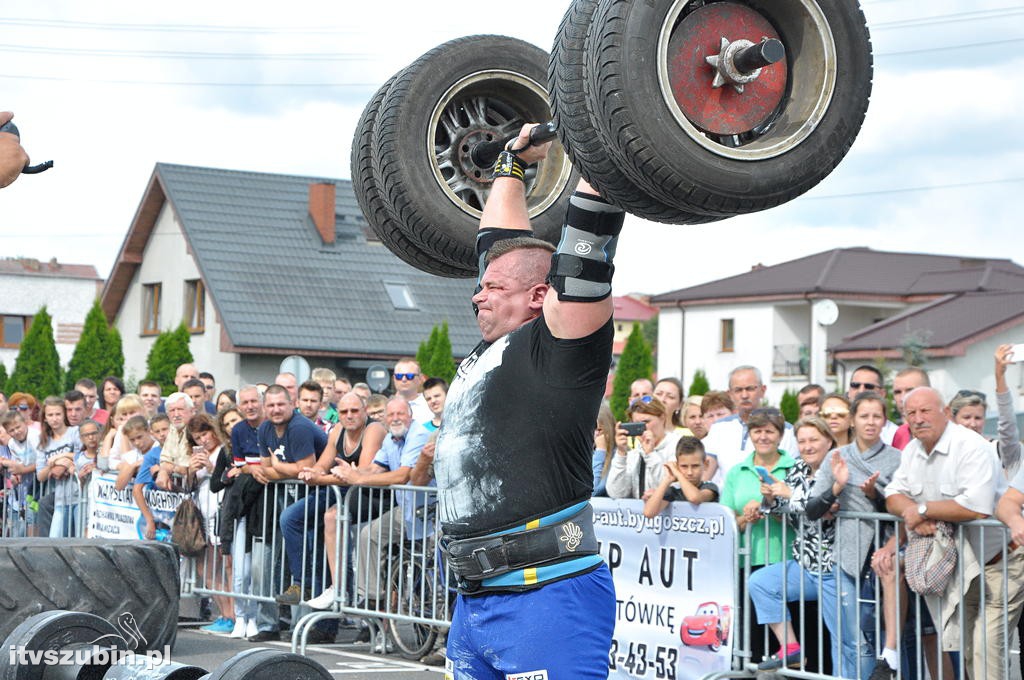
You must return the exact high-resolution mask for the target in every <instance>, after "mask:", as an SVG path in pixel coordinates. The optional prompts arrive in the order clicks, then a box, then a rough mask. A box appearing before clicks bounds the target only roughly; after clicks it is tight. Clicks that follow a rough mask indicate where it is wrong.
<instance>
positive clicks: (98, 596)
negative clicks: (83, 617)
mask: <svg viewBox="0 0 1024 680" xmlns="http://www.w3.org/2000/svg"><path fill="white" fill-rule="evenodd" d="M178 564H179V560H178V553H177V551H176V550H175V549H174V546H172V545H170V544H168V543H158V542H155V541H116V540H107V539H73V538H58V539H49V538H24V539H4V540H2V541H0V639H4V638H6V637H7V635H9V634H10V632H11V631H12V630H14V628H15V627H16V626H18V624H20V623H21V622H22V621H23V620H25V619H27V618H28V617H29V616H31V615H33V614H37V613H39V612H43V611H49V610H53V609H66V610H71V611H79V612H89V613H91V614H95V615H97V616H100V617H102V618H104V619H106V620H107V621H109V622H110V623H111V624H113V625H114V626H115V627H116V628H117V629H118V630H119V631H120V632H121V634H122V635H123V637H124V638H125V639H126V640H127V641H128V642H129V643H131V642H132V639H133V638H135V643H134V645H133V644H129V648H130V649H134V650H136V651H140V650H149V649H153V650H157V649H163V647H164V646H165V645H173V644H174V639H175V635H176V633H177V626H178V601H179V593H180V587H179V579H178V576H179V571H178ZM140 633H141V638H142V639H138V638H139V637H140Z"/></svg>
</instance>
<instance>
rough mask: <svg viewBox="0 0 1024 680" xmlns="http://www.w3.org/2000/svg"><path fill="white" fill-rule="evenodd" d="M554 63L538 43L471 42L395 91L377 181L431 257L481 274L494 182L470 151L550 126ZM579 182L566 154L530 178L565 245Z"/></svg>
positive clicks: (380, 139)
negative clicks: (529, 126) (528, 126)
mask: <svg viewBox="0 0 1024 680" xmlns="http://www.w3.org/2000/svg"><path fill="white" fill-rule="evenodd" d="M547 65H548V55H547V53H546V52H544V50H541V49H540V48H538V47H536V46H534V45H531V44H529V43H526V42H523V41H521V40H516V39H514V38H508V37H504V36H491V35H482V36H471V37H467V38H459V39H456V40H452V41H450V42H447V43H444V44H443V45H440V46H438V47H436V48H434V49H432V50H430V51H429V52H427V53H426V54H424V55H423V56H422V57H420V58H419V59H417V60H416V61H415V62H413V63H412V64H411V65H409V66H408V67H407V68H406V69H405V70H404V71H402V73H401V74H399V75H398V77H397V78H396V79H395V81H394V83H392V85H391V87H390V88H389V90H388V93H387V95H386V97H385V99H384V101H383V102H382V103H381V105H380V111H379V113H378V114H377V120H376V124H375V126H374V130H373V170H374V180H375V183H376V185H377V189H378V191H379V193H380V195H381V197H382V198H383V199H384V203H385V204H386V205H387V207H388V209H389V211H390V213H391V217H392V218H393V219H394V220H395V222H396V223H397V224H399V225H400V227H401V228H402V230H403V232H404V233H405V236H406V237H407V238H408V239H409V240H410V241H412V242H413V243H415V244H416V245H417V246H419V247H420V248H421V249H422V250H423V251H425V252H427V253H430V254H436V255H438V256H439V257H440V258H442V259H444V260H445V261H446V262H447V263H448V264H453V265H455V266H457V267H459V268H463V269H471V270H472V271H473V272H474V273H475V271H476V268H477V262H476V250H475V243H476V233H477V230H478V228H479V221H480V215H481V212H482V210H483V205H484V202H485V201H486V197H487V195H488V193H489V191H490V182H491V180H490V171H489V169H485V168H479V167H477V166H475V165H474V164H473V163H472V160H471V159H470V153H469V152H470V150H471V149H472V147H473V146H474V145H475V144H476V143H477V142H483V141H491V140H494V139H500V138H504V137H506V136H508V135H511V134H513V133H518V131H519V129H520V128H521V127H522V125H523V124H525V123H530V122H534V123H539V122H544V121H546V120H548V119H549V118H550V116H551V112H550V108H549V106H548V93H547V88H546V85H545V82H546V78H547ZM575 178H576V173H575V172H573V170H572V165H571V164H570V163H569V161H568V158H566V156H565V154H564V152H563V151H562V150H561V149H559V148H557V146H556V147H553V148H552V150H551V152H550V154H549V155H548V158H547V159H546V160H545V161H542V162H541V163H539V164H538V165H537V166H536V169H535V170H534V169H531V170H530V171H529V172H528V173H527V209H528V211H529V214H530V221H531V224H532V226H533V230H534V232H535V234H536V235H537V236H538V237H539V238H542V239H544V240H547V241H550V242H552V243H554V242H556V241H557V240H558V237H559V234H560V231H561V225H562V221H563V219H564V217H565V208H566V204H567V202H568V199H569V195H570V194H571V193H572V190H573V188H574V187H575V183H576V179H575Z"/></svg>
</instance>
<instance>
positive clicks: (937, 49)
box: [875, 38, 1024, 57]
mask: <svg viewBox="0 0 1024 680" xmlns="http://www.w3.org/2000/svg"><path fill="white" fill-rule="evenodd" d="M1019 42H1024V38H1008V39H1006V40H988V41H986V42H977V43H967V44H966V45H943V46H942V47H922V48H921V49H919V50H900V51H898V52H876V53H875V56H876V57H898V56H902V55H904V54H927V53H929V52H950V51H952V50H966V49H973V48H975V47H995V46H997V45H1009V44H1013V43H1019Z"/></svg>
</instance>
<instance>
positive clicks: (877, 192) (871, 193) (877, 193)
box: [804, 177, 1024, 201]
mask: <svg viewBox="0 0 1024 680" xmlns="http://www.w3.org/2000/svg"><path fill="white" fill-rule="evenodd" d="M1017 182H1024V177H1008V178H1006V179H989V180H979V181H977V182H957V183H954V184H932V185H930V186H924V187H903V188H901V189H878V190H875V191H858V192H853V193H849V194H827V195H825V196H805V197H804V200H805V201H824V200H827V199H831V198H860V197H862V196H882V195H885V194H909V193H916V192H921V191H936V190H938V189H965V188H969V187H980V186H991V185H995V184H1015V183H1017Z"/></svg>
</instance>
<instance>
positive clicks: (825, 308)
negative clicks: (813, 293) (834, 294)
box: [814, 298, 839, 326]
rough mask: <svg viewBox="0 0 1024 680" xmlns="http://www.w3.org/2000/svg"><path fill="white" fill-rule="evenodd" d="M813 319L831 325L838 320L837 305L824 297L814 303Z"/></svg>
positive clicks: (823, 324)
mask: <svg viewBox="0 0 1024 680" xmlns="http://www.w3.org/2000/svg"><path fill="white" fill-rule="evenodd" d="M814 319H815V320H816V321H817V322H818V323H820V324H821V325H822V326H831V325H832V324H834V323H835V322H836V321H838V320H839V305H837V304H836V303H835V300H830V299H829V298H824V299H822V300H818V301H817V302H815V303H814Z"/></svg>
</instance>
